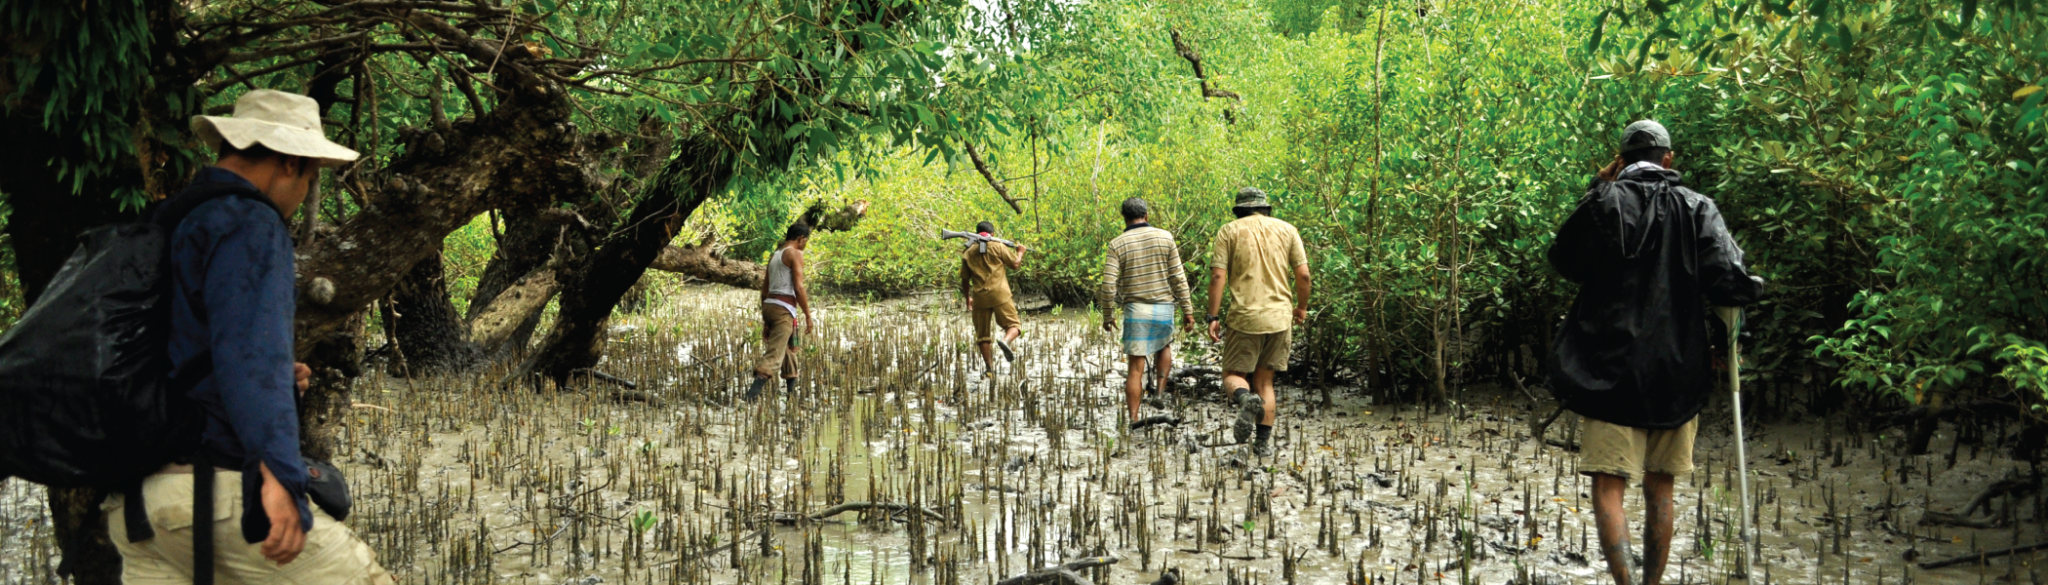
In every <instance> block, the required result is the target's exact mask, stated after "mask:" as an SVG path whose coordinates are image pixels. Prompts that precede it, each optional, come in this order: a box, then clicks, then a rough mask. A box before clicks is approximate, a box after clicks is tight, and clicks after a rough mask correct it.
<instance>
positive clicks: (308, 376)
mask: <svg viewBox="0 0 2048 585" xmlns="http://www.w3.org/2000/svg"><path fill="white" fill-rule="evenodd" d="M292 384H293V385H295V386H298V388H299V394H301V395H304V394H305V393H306V388H309V387H311V386H312V385H313V368H310V367H307V366H306V364H304V363H297V362H294V363H292Z"/></svg>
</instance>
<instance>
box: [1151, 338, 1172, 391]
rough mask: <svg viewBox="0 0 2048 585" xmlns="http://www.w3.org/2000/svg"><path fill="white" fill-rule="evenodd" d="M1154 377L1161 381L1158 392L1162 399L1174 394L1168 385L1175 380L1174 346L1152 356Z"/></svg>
mask: <svg viewBox="0 0 2048 585" xmlns="http://www.w3.org/2000/svg"><path fill="white" fill-rule="evenodd" d="M1152 376H1153V377H1154V378H1156V379H1157V380H1159V386H1158V392H1159V396H1160V397H1161V398H1165V397H1166V396H1167V395H1168V394H1172V392H1171V391H1170V390H1168V388H1169V387H1168V386H1167V383H1168V382H1170V381H1172V380H1173V346H1171V345H1169V346H1167V347H1166V349H1162V350H1159V353H1156V354H1153V355H1152Z"/></svg>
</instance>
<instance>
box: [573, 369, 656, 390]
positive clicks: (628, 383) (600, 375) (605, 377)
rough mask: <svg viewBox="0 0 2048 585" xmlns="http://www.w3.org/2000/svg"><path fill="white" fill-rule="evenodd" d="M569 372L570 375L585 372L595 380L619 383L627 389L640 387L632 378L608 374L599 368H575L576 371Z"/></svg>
mask: <svg viewBox="0 0 2048 585" xmlns="http://www.w3.org/2000/svg"><path fill="white" fill-rule="evenodd" d="M569 374H570V375H572V376H573V375H576V374H584V375H587V376H590V378H591V379H593V380H598V381H600V382H610V383H612V384H617V385H619V386H622V387H624V388H625V389H627V390H638V389H640V385H639V384H636V383H634V382H633V381H632V380H628V379H625V378H621V377H618V376H614V375H611V374H607V373H604V372H600V371H597V370H594V369H590V368H583V369H580V370H575V371H572V372H569Z"/></svg>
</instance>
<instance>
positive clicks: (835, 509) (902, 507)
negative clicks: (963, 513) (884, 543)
mask: <svg viewBox="0 0 2048 585" xmlns="http://www.w3.org/2000/svg"><path fill="white" fill-rule="evenodd" d="M870 510H885V511H888V512H889V513H891V514H899V513H904V512H911V511H917V512H922V513H924V515H925V516H927V517H930V518H931V519H933V520H938V521H940V522H945V521H946V515H945V514H940V513H938V512H935V511H933V510H932V509H930V508H924V507H918V506H912V505H910V504H898V503H895V502H846V503H843V504H839V505H837V506H832V507H830V508H826V509H823V510H819V511H817V512H812V513H810V514H806V515H803V516H783V517H778V518H775V521H776V522H781V523H784V524H794V523H796V522H797V521H798V520H807V521H811V522H817V521H820V520H824V519H826V518H831V517H833V516H838V515H840V514H845V513H847V512H854V511H861V512H866V511H870Z"/></svg>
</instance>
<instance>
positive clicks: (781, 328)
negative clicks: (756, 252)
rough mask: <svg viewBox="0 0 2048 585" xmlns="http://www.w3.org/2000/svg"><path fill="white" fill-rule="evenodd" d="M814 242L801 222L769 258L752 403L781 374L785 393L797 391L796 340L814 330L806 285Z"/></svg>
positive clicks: (749, 391)
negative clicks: (799, 320) (807, 263)
mask: <svg viewBox="0 0 2048 585" xmlns="http://www.w3.org/2000/svg"><path fill="white" fill-rule="evenodd" d="M810 243H811V226H810V225H809V224H806V223H804V222H803V220H797V222H796V223H795V224H791V225H790V226H789V231H788V232H786V233H784V234H783V236H782V243H781V244H780V245H778V246H776V248H775V254H773V255H771V256H769V257H768V274H767V277H766V278H763V279H761V359H760V361H758V362H755V365H754V384H753V386H751V387H748V388H747V394H746V396H745V398H746V400H747V401H748V402H753V401H754V400H755V399H756V398H759V397H760V396H761V390H762V389H763V388H765V387H767V386H768V379H769V378H773V377H775V375H776V374H777V373H778V372H779V373H781V375H782V384H783V389H784V391H785V392H790V393H794V392H795V391H796V374H797V368H796V339H797V335H798V334H799V333H801V332H803V331H808V330H810V328H811V291H810V288H809V287H807V286H805V285H804V248H805V247H807V246H809V245H810ZM799 310H801V311H802V312H803V314H804V320H803V325H802V326H801V327H799V326H798V325H797V321H796V314H797V312H798V311H799Z"/></svg>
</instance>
